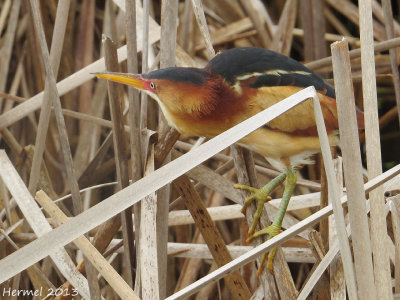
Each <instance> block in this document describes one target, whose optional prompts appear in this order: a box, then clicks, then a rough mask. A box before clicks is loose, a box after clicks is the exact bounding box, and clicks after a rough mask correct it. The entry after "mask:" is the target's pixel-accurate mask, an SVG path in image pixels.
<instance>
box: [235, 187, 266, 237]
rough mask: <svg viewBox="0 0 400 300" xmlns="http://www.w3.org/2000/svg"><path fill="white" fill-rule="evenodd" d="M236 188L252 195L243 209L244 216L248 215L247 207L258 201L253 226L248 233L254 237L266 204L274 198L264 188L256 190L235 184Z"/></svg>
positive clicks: (245, 202)
mask: <svg viewBox="0 0 400 300" xmlns="http://www.w3.org/2000/svg"><path fill="white" fill-rule="evenodd" d="M234 188H235V189H241V190H243V191H248V192H249V193H250V196H249V197H247V199H246V200H245V201H244V204H243V207H242V209H241V212H242V213H243V214H246V210H247V207H248V206H249V205H250V203H251V202H253V201H255V200H256V201H257V210H256V212H255V213H254V219H253V223H252V224H251V226H250V228H249V232H248V235H252V234H253V233H254V231H255V229H256V226H257V223H258V220H259V219H260V217H261V213H262V210H263V208H264V204H265V202H267V201H270V200H271V199H272V198H271V197H270V196H269V192H268V191H266V190H265V189H263V188H261V189H256V188H253V187H251V186H247V185H242V184H235V185H234Z"/></svg>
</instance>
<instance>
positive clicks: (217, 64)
mask: <svg viewBox="0 0 400 300" xmlns="http://www.w3.org/2000/svg"><path fill="white" fill-rule="evenodd" d="M205 69H206V70H208V71H210V72H211V73H212V74H218V75H220V76H222V77H223V78H224V79H225V80H226V81H227V82H228V83H229V84H231V85H233V84H235V82H237V81H238V80H241V78H242V80H243V79H246V78H250V77H251V75H252V74H254V77H256V79H255V81H254V82H252V83H251V84H250V86H251V87H254V88H259V87H263V86H287V85H292V86H298V87H303V88H305V87H309V86H312V85H313V86H314V87H315V88H316V89H317V90H318V91H326V95H327V96H328V97H331V98H335V90H334V89H333V88H332V87H331V86H330V85H329V84H327V83H325V82H324V80H323V79H322V78H321V77H320V76H318V75H317V74H316V73H314V72H313V71H311V70H310V69H308V68H307V67H305V66H304V65H302V64H301V63H299V62H298V61H296V60H294V59H292V58H290V57H287V56H284V55H282V54H279V53H276V52H273V51H270V50H266V49H263V48H253V47H243V48H233V49H229V50H226V51H224V52H222V53H221V54H218V55H217V56H215V57H214V58H213V59H212V60H211V61H210V62H209V63H208V65H207V66H206V68H205Z"/></svg>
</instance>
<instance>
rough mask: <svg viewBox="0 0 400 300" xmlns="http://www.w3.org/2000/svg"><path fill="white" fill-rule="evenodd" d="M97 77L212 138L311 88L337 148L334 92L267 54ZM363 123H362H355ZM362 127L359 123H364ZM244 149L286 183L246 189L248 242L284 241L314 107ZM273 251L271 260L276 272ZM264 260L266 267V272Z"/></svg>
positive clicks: (252, 51)
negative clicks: (269, 208) (263, 222)
mask: <svg viewBox="0 0 400 300" xmlns="http://www.w3.org/2000/svg"><path fill="white" fill-rule="evenodd" d="M95 75H96V76H97V77H100V78H105V79H109V80H112V81H116V82H120V83H124V84H127V85H130V86H133V87H135V88H137V89H139V90H142V91H144V92H145V93H147V94H149V95H150V96H151V97H152V98H154V99H155V100H156V101H157V102H158V104H159V105H160V108H161V110H162V112H163V113H164V115H165V117H166V119H167V120H168V122H169V125H170V126H172V127H174V128H176V129H177V130H178V131H179V132H181V133H184V134H187V135H193V136H204V137H207V138H211V137H214V136H216V135H218V134H220V133H222V132H223V131H225V130H227V129H229V128H231V127H232V126H234V125H236V124H238V123H240V122H242V121H243V120H245V119H247V118H249V117H251V116H253V115H254V114H256V113H258V112H260V111H262V110H264V109H266V108H268V107H269V106H271V105H273V104H275V103H277V102H279V101H281V100H282V99H284V98H286V97H288V96H290V95H292V94H294V93H296V92H297V91H299V90H301V89H303V88H305V87H308V86H314V87H315V88H316V90H317V91H318V97H319V99H320V102H321V106H322V112H323V115H324V119H325V125H326V129H327V132H328V135H329V138H330V143H331V145H336V144H337V142H338V138H337V130H336V129H337V127H338V120H337V110H336V101H335V91H334V89H333V88H332V87H331V86H330V85H328V84H326V83H325V82H324V81H323V79H322V78H321V77H319V76H318V75H317V74H315V73H314V72H312V71H311V70H309V69H308V68H306V67H305V66H303V65H302V64H300V63H299V62H297V61H295V60H293V59H291V58H289V57H286V56H283V55H281V54H278V53H275V52H272V51H268V50H265V49H262V48H235V49H231V50H227V51H225V52H223V53H221V54H218V55H217V56H215V57H214V58H213V59H212V60H211V61H210V62H209V63H208V64H207V65H206V67H205V68H203V69H197V68H175V67H173V68H166V69H161V70H156V71H153V72H150V73H148V74H142V75H136V74H123V73H96V74H95ZM358 117H359V120H360V121H361V120H362V115H360V116H358ZM360 124H361V123H360ZM240 144H241V145H243V146H245V147H247V148H249V149H250V150H254V151H256V152H258V153H260V154H262V155H264V156H265V157H266V158H267V160H268V161H269V162H270V163H271V164H272V165H273V166H274V167H275V168H277V169H278V170H280V171H281V172H282V174H281V175H279V176H277V177H276V178H274V179H273V180H272V181H271V182H269V183H268V184H267V185H265V186H264V187H262V188H261V189H255V188H252V187H249V186H244V185H239V184H237V185H235V188H238V189H242V190H246V191H248V192H250V197H248V198H247V199H246V201H245V203H244V205H243V209H242V212H243V213H245V211H246V208H247V207H248V205H249V204H250V203H251V202H252V201H254V200H257V210H256V213H255V215H254V221H253V223H252V225H251V226H250V229H249V237H248V239H247V240H248V241H251V240H252V239H254V238H256V237H258V236H260V235H263V234H268V238H272V237H274V236H276V235H277V234H279V232H280V231H281V227H282V221H283V217H284V215H285V212H286V209H287V206H288V204H289V200H290V197H291V195H292V193H293V190H294V187H295V185H296V178H297V177H296V170H297V169H299V168H300V167H301V166H303V165H304V164H310V163H312V160H310V159H309V158H310V156H311V155H313V154H315V153H317V152H318V151H319V149H320V144H319V139H318V135H317V130H316V124H315V119H314V112H313V105H312V100H311V99H309V100H307V101H305V102H303V103H302V104H300V105H298V106H296V107H294V108H293V109H291V110H289V111H288V112H286V113H284V114H283V115H281V116H279V117H278V118H276V119H274V120H273V121H271V122H269V123H268V124H266V125H264V126H263V127H261V128H259V129H257V130H256V131H254V132H252V133H251V134H249V135H248V136H246V137H245V138H243V139H242V140H241V141H240ZM285 179H286V184H285V189H284V193H283V197H282V201H281V203H280V206H279V211H278V213H277V214H276V216H275V219H274V221H273V223H272V224H271V225H270V226H268V227H266V228H264V229H262V230H260V231H257V232H254V231H255V228H256V225H257V223H258V221H259V218H260V216H261V213H262V210H263V207H264V203H265V202H266V201H268V200H269V199H271V198H270V197H269V194H270V193H271V192H272V191H273V190H274V189H275V188H276V187H277V186H278V185H280V184H281V183H283V182H284V181H285ZM274 255H275V249H274V250H272V251H271V252H270V253H269V255H268V264H267V267H268V269H270V270H272V262H273V258H274ZM265 258H266V256H265V255H264V258H263V260H262V264H261V266H260V268H259V270H261V269H262V266H263V264H264V261H265Z"/></svg>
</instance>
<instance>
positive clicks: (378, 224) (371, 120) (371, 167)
mask: <svg viewBox="0 0 400 300" xmlns="http://www.w3.org/2000/svg"><path fill="white" fill-rule="evenodd" d="M359 16H360V42H361V45H362V47H361V71H362V72H361V74H362V83H363V84H362V91H363V101H364V118H365V146H366V154H367V168H368V177H369V178H373V177H376V176H378V175H380V174H382V159H381V144H380V133H379V117H378V99H377V88H376V72H375V57H374V37H373V33H374V32H375V31H376V27H375V28H373V18H372V3H371V1H369V0H360V1H359ZM347 101H348V99H347ZM345 163H346V162H345ZM360 170H361V168H360ZM346 178H347V176H346ZM369 197H370V199H371V202H370V203H371V242H372V243H371V245H372V253H373V258H374V259H373V263H374V275H375V287H376V292H377V295H376V296H378V297H379V298H380V299H386V300H389V299H392V298H393V293H392V278H391V271H390V261H389V254H388V251H387V249H386V246H385V245H386V243H383V244H382V239H386V237H387V236H388V233H387V224H386V215H385V199H384V196H383V187H379V188H377V189H375V190H374V191H372V192H371V193H370V194H369ZM364 225H366V224H364ZM366 226H368V225H366ZM359 288H360V289H361V287H359ZM366 292H367V291H366ZM373 295H374V294H373V291H371V294H369V297H372V296H373ZM362 298H363V297H362ZM363 299H367V298H363ZM371 299H372V298H371Z"/></svg>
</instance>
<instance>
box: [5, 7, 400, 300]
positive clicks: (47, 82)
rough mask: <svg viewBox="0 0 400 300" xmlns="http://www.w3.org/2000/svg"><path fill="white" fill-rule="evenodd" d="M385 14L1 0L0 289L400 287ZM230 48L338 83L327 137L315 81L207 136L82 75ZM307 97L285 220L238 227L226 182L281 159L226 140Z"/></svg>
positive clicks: (221, 292)
mask: <svg viewBox="0 0 400 300" xmlns="http://www.w3.org/2000/svg"><path fill="white" fill-rule="evenodd" d="M399 15H400V1H396V0H393V1H389V0H381V1H376V0H373V1H368V0H360V1H358V2H357V1H351V0H335V1H334V0H324V1H322V0H301V1H296V0H286V1H278V0H273V1H261V0H251V1H247V0H203V1H201V0H181V1H178V0H164V1H156V0H143V1H139V0H137V1H135V0H104V1H94V0H85V1H79V0H59V1H56V0H50V1H39V0H13V1H11V0H2V1H0V49H1V50H0V53H1V55H0V110H1V114H0V147H1V150H0V178H1V179H0V299H150V300H153V299H196V300H202V299H285V300H286V299H332V300H333V299H347V298H348V299H351V300H353V299H392V298H396V297H399V295H400V219H399V218H400V212H399V211H400V197H399V191H400V187H399V186H400V177H399V173H400V164H399V163H400V159H399V156H398V153H399V150H400V143H399V136H400V135H399V124H400V122H399V112H400V82H399V68H398V66H399V51H398V49H399V47H400V23H399V22H398V18H399ZM242 46H253V47H264V48H267V49H270V50H274V51H276V52H280V53H282V54H285V55H288V56H291V57H293V58H295V59H297V60H299V61H302V62H303V63H304V64H305V65H306V66H307V67H309V68H310V69H312V70H313V71H315V72H317V73H319V74H320V75H321V76H322V77H324V78H325V79H326V80H327V81H328V82H330V83H331V84H332V85H334V86H335V90H336V96H337V105H338V117H339V127H340V128H339V131H340V137H341V144H340V149H339V148H337V149H333V148H332V149H331V147H329V143H328V139H327V135H326V130H325V126H324V123H323V118H322V112H321V108H320V106H319V101H318V100H317V96H316V92H315V89H314V88H313V87H309V88H306V89H304V90H302V91H300V92H299V93H297V94H295V95H293V96H291V97H289V98H287V99H285V100H283V101H281V102H280V103H278V104H277V105H275V106H274V107H271V108H269V109H267V110H266V111H264V112H262V113H260V114H259V115H256V116H254V117H252V118H251V119H249V120H247V121H245V122H243V123H241V124H239V125H237V126H235V127H234V128H232V129H230V130H228V131H226V132H224V133H223V134H221V135H220V136H218V137H216V138H214V139H211V140H205V139H204V138H202V137H189V136H183V135H180V134H179V133H178V132H177V131H176V130H175V129H172V128H170V127H169V126H168V124H167V122H166V120H165V119H164V117H163V116H162V114H161V113H160V112H159V110H158V107H157V105H156V103H155V102H154V101H153V100H152V99H150V98H148V97H147V96H145V95H141V94H139V93H138V92H137V91H135V90H133V89H131V88H129V89H128V88H126V87H123V86H122V85H117V84H114V83H110V82H105V81H102V80H96V79H94V78H93V75H92V73H93V72H101V71H105V70H108V71H123V72H130V73H142V72H148V71H151V70H154V69H157V68H165V67H169V66H191V67H202V66H205V64H206V63H207V62H208V61H209V60H210V59H211V58H212V57H213V56H215V55H216V54H217V53H219V52H220V51H224V50H226V49H229V48H234V47H242ZM309 98H313V99H314V100H313V101H314V113H315V117H316V121H317V128H318V134H319V138H320V142H321V151H322V152H321V154H319V155H316V157H315V161H316V163H315V164H314V165H310V166H307V167H305V168H303V169H302V170H301V172H300V173H299V180H298V185H297V187H296V190H295V195H294V196H293V197H292V199H291V202H290V204H289V207H288V212H287V214H286V215H285V218H284V221H283V228H284V229H285V230H284V231H283V232H282V233H281V234H279V235H278V236H276V237H274V238H272V239H270V240H266V239H264V240H262V239H259V240H256V241H254V243H253V244H252V245H248V244H246V243H245V240H246V235H247V230H248V224H249V223H251V221H252V218H253V214H254V211H255V206H254V207H253V206H251V207H249V209H248V211H247V213H246V215H243V214H242V213H241V212H240V209H241V205H242V203H243V201H244V199H245V198H246V196H247V195H246V193H244V192H241V191H238V190H235V189H234V188H233V184H234V183H237V182H239V183H242V184H251V185H252V186H262V185H263V184H265V183H266V182H268V181H269V180H270V179H271V178H273V177H274V176H276V174H277V172H276V171H275V170H274V169H273V168H272V167H271V166H270V165H269V164H268V163H267V161H266V160H265V158H263V157H261V156H260V155H258V154H257V153H252V152H250V151H248V150H245V149H243V148H241V147H239V146H237V145H235V142H237V141H238V140H240V139H241V138H242V137H244V136H245V135H247V134H248V133H250V132H251V131H252V130H255V129H256V128H258V127H260V126H262V125H263V124H265V122H268V121H270V120H273V119H274V118H276V117H277V116H279V115H280V114H282V113H284V112H285V111H287V110H289V109H291V108H292V107H293V106H295V105H296V104H299V103H301V102H303V101H305V100H306V99H309ZM355 105H356V106H357V107H359V108H360V109H362V110H363V111H364V117H365V130H363V131H362V132H359V131H358V130H357V124H356V120H355ZM281 195H282V189H278V190H277V191H275V192H274V193H273V195H272V196H273V200H271V201H270V202H268V203H266V205H265V208H266V209H264V211H263V215H262V218H261V222H260V223H261V225H262V226H266V225H268V224H269V222H270V220H271V219H273V218H274V215H275V214H276V212H277V208H278V206H279V203H280V197H281ZM278 246H279V248H278V251H277V254H276V258H275V260H274V273H273V274H272V273H270V272H269V271H268V270H262V272H261V274H260V275H259V276H257V266H258V265H259V260H260V257H261V255H262V254H263V253H265V252H266V251H270V250H271V249H273V248H275V247H278Z"/></svg>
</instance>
